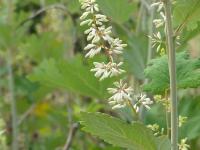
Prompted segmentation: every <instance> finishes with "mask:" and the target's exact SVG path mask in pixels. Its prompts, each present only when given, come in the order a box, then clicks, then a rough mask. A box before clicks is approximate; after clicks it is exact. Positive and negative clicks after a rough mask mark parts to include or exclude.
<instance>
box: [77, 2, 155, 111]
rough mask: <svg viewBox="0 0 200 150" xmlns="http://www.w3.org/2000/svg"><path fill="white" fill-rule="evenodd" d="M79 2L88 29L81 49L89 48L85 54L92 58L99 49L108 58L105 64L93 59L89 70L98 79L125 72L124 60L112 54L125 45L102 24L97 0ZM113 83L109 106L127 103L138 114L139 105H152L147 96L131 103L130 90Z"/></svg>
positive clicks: (121, 49) (119, 106) (123, 83)
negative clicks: (123, 67) (117, 60)
mask: <svg viewBox="0 0 200 150" xmlns="http://www.w3.org/2000/svg"><path fill="white" fill-rule="evenodd" d="M80 3H81V8H82V9H83V10H84V11H85V12H84V13H83V14H82V16H81V17H80V19H81V20H82V22H81V23H80V25H81V26H82V25H88V26H89V29H87V30H86V31H85V32H84V33H85V34H86V35H87V41H88V42H89V44H88V45H87V46H86V47H85V48H84V50H86V51H88V52H87V54H86V57H89V58H92V57H94V56H95V55H97V54H99V53H100V52H104V53H105V55H106V56H107V57H108V59H109V62H108V63H105V62H94V63H93V64H94V68H93V69H91V71H92V72H94V73H95V74H94V75H95V77H97V78H100V81H101V80H104V79H105V78H109V77H113V76H118V75H120V74H122V73H124V72H125V71H124V70H123V69H121V68H120V67H121V66H122V64H123V62H116V61H115V59H114V56H116V55H120V54H122V53H123V49H124V48H125V47H126V46H127V44H123V43H122V40H120V39H119V38H114V36H113V35H112V27H111V26H108V27H106V26H105V23H107V22H108V18H107V17H106V16H105V15H102V14H100V12H99V6H98V4H97V3H96V0H80ZM114 86H115V87H113V88H108V89H107V90H108V92H109V93H110V94H112V96H111V97H110V98H109V104H110V105H111V106H112V109H119V108H123V107H125V106H126V105H127V104H128V105H130V107H131V108H132V109H134V112H136V113H138V111H139V105H144V106H145V107H146V106H147V105H150V104H152V103H151V102H152V101H151V100H150V101H151V102H149V99H148V98H146V97H143V99H140V100H137V101H136V102H135V103H133V101H132V98H131V96H132V94H133V89H132V88H131V87H129V86H128V84H127V83H125V82H124V81H122V80H120V81H117V82H114ZM146 100H147V101H146ZM146 108H147V107H146ZM148 108H149V107H148Z"/></svg>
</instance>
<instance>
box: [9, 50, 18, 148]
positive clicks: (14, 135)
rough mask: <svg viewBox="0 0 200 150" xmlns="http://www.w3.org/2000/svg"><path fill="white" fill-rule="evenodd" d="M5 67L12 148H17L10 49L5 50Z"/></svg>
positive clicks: (15, 111)
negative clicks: (9, 104)
mask: <svg viewBox="0 0 200 150" xmlns="http://www.w3.org/2000/svg"><path fill="white" fill-rule="evenodd" d="M7 69H8V88H9V92H10V102H11V115H12V150H18V143H17V135H18V131H17V110H16V100H15V92H14V81H13V71H12V56H11V50H10V49H8V50H7Z"/></svg>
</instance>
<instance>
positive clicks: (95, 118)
mask: <svg viewBox="0 0 200 150" xmlns="http://www.w3.org/2000/svg"><path fill="white" fill-rule="evenodd" d="M81 117H82V121H81V124H82V125H83V126H84V128H83V130H84V131H86V132H89V133H91V134H93V135H95V136H98V137H99V138H101V139H103V140H105V141H106V142H108V143H110V144H112V145H114V146H118V147H123V148H128V149H131V150H161V149H160V148H161V147H163V146H164V145H165V144H166V142H165V141H163V139H162V140H160V139H156V138H155V137H154V136H153V134H152V133H151V131H150V130H149V129H147V128H146V127H145V126H144V125H142V124H141V123H139V122H134V123H132V124H127V123H126V122H123V121H122V120H120V119H117V118H114V117H111V116H109V115H106V114H102V113H86V112H82V113H81ZM156 140H158V141H156ZM156 144H158V147H157V145H156ZM162 150H163V149H162ZM167 150H169V149H167Z"/></svg>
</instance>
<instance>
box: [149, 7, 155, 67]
mask: <svg viewBox="0 0 200 150" xmlns="http://www.w3.org/2000/svg"><path fill="white" fill-rule="evenodd" d="M149 15H150V17H149V25H148V26H149V28H148V30H149V33H148V35H149V36H151V37H153V30H154V27H153V19H154V8H151V9H150V10H149ZM152 50H153V49H152V39H150V38H149V40H148V54H147V64H148V63H149V61H150V60H151V59H152Z"/></svg>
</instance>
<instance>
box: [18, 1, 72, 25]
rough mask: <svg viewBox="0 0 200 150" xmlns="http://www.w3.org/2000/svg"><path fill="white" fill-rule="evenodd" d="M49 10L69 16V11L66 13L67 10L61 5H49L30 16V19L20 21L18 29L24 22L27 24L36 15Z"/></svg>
mask: <svg viewBox="0 0 200 150" xmlns="http://www.w3.org/2000/svg"><path fill="white" fill-rule="evenodd" d="M50 9H60V10H62V11H64V12H66V14H70V12H69V11H67V8H66V7H65V6H64V5H62V4H53V5H49V6H46V7H43V8H41V9H40V10H38V11H36V12H35V13H34V14H33V15H31V16H30V17H28V18H27V19H25V20H24V21H22V22H21V23H20V24H19V25H18V28H19V27H20V26H22V25H24V24H25V23H26V22H28V21H29V20H32V19H34V18H35V17H37V16H38V15H40V14H41V13H43V12H46V11H47V10H50Z"/></svg>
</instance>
